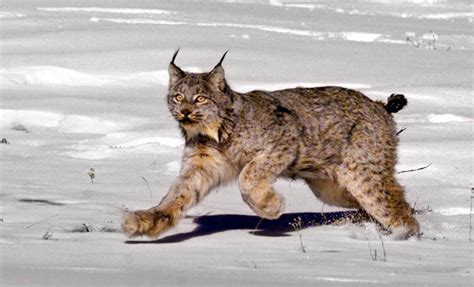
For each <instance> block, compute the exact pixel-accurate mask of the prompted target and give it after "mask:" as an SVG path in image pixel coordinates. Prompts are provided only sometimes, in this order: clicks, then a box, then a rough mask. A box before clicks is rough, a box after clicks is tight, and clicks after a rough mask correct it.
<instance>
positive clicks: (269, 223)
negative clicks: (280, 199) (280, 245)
mask: <svg viewBox="0 0 474 287" xmlns="http://www.w3.org/2000/svg"><path fill="white" fill-rule="evenodd" d="M364 215H365V213H362V212H360V211H338V212H326V213H319V212H318V213H314V212H302V213H287V214H283V215H281V216H280V218H278V219H276V220H267V219H262V218H260V217H258V216H254V215H240V214H219V215H204V216H199V217H196V218H194V219H193V222H194V223H195V224H197V226H196V228H195V229H194V230H192V231H190V232H185V233H177V234H173V235H169V236H166V237H163V238H160V239H157V240H128V241H126V242H125V243H128V244H150V243H155V244H160V243H177V242H182V241H185V240H188V239H191V238H195V237H199V236H206V235H211V234H214V233H218V232H224V231H228V230H250V233H251V234H253V235H258V236H273V237H278V236H290V234H289V232H295V231H296V230H298V229H299V230H300V229H305V228H308V227H313V226H321V225H330V224H334V223H335V222H347V221H351V222H360V220H361V219H362V220H363V218H364Z"/></svg>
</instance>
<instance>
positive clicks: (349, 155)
mask: <svg viewBox="0 0 474 287" xmlns="http://www.w3.org/2000/svg"><path fill="white" fill-rule="evenodd" d="M389 124H390V123H387V122H380V121H379V122H375V123H365V124H362V123H361V124H359V125H358V126H357V127H356V128H355V129H354V131H353V133H352V136H351V138H350V141H351V143H350V145H349V146H348V147H347V149H346V150H345V151H344V153H343V155H342V159H343V162H342V164H341V165H340V166H339V169H338V172H337V177H338V181H339V182H340V183H341V185H343V186H345V187H346V188H347V190H348V191H349V192H350V193H351V194H352V196H353V197H354V198H355V199H356V200H357V201H358V202H359V204H360V206H361V207H362V208H363V209H364V210H365V211H366V212H367V213H368V214H369V215H371V216H372V217H373V218H375V219H376V220H377V221H378V222H379V223H381V224H382V225H383V226H384V227H385V228H387V229H389V230H391V231H392V234H393V236H394V237H396V238H399V239H405V238H408V237H411V236H417V235H419V232H420V227H419V225H418V222H417V221H416V219H415V218H414V217H413V214H412V209H411V207H410V205H409V204H408V203H407V202H406V200H405V195H404V191H403V188H402V187H401V186H400V185H399V184H398V183H397V181H396V179H395V177H394V165H395V163H396V145H397V139H396V135H395V133H394V131H395V129H394V128H393V129H392V128H391V126H389Z"/></svg>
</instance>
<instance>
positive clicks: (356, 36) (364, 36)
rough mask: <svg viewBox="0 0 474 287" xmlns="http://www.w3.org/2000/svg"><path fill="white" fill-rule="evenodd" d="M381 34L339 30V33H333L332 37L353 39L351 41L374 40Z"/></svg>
mask: <svg viewBox="0 0 474 287" xmlns="http://www.w3.org/2000/svg"><path fill="white" fill-rule="evenodd" d="M381 36H382V34H374V33H362V32H341V33H334V35H332V37H334V38H336V39H337V38H341V39H344V40H346V41H353V42H366V43H367V42H374V41H375V40H376V39H378V38H380V37H381Z"/></svg>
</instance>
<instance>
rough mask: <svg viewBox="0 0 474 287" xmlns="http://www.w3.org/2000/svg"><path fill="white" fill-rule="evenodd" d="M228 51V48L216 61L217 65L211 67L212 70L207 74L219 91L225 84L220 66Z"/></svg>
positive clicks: (223, 73)
mask: <svg viewBox="0 0 474 287" xmlns="http://www.w3.org/2000/svg"><path fill="white" fill-rule="evenodd" d="M228 52H229V50H227V51H225V53H224V55H222V57H221V60H220V61H219V63H217V65H216V66H215V67H214V68H213V69H212V71H210V72H209V74H208V76H207V77H208V79H209V81H210V82H211V83H212V84H213V85H214V86H215V87H217V88H218V89H219V90H221V91H223V90H224V88H225V85H226V83H225V72H224V68H222V62H223V61H224V58H225V56H226V55H227V53H228Z"/></svg>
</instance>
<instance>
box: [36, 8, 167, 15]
mask: <svg viewBox="0 0 474 287" xmlns="http://www.w3.org/2000/svg"><path fill="white" fill-rule="evenodd" d="M37 9H38V10H40V11H47V12H87V13H111V14H152V15H169V14H176V12H173V11H167V10H161V9H138V8H105V7H39V8H37Z"/></svg>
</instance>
